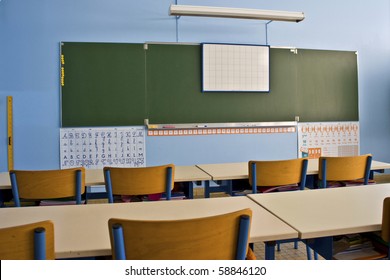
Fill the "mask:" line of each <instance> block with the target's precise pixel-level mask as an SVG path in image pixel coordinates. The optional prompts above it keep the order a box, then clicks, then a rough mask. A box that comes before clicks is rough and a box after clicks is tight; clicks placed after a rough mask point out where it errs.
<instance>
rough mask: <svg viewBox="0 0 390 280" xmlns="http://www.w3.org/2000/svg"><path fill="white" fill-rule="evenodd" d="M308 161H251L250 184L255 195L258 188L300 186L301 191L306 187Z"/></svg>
mask: <svg viewBox="0 0 390 280" xmlns="http://www.w3.org/2000/svg"><path fill="white" fill-rule="evenodd" d="M307 164H308V161H307V159H303V158H298V159H289V160H274V161H254V160H252V161H249V165H248V171H249V183H250V185H251V186H252V191H253V193H256V192H257V187H273V186H275V187H277V186H287V185H293V184H298V185H299V187H300V189H304V188H305V185H306V173H307Z"/></svg>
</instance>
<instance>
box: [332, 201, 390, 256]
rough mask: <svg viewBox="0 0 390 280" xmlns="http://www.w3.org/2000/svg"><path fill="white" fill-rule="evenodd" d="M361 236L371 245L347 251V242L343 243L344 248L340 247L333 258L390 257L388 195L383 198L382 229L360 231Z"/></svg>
mask: <svg viewBox="0 0 390 280" xmlns="http://www.w3.org/2000/svg"><path fill="white" fill-rule="evenodd" d="M362 238H364V239H365V240H366V242H367V241H368V242H369V243H372V244H371V245H372V247H364V248H362V249H361V251H359V250H357V249H355V250H352V251H348V249H349V246H348V245H349V244H345V248H342V249H344V250H341V251H339V252H337V254H335V255H334V257H333V258H334V259H343V260H351V259H352V260H378V259H390V197H386V198H385V199H384V200H383V210H382V230H381V231H380V232H370V233H362Z"/></svg>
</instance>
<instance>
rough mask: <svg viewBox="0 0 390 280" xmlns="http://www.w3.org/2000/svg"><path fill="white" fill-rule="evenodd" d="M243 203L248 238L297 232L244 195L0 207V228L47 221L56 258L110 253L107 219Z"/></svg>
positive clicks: (185, 214) (194, 213)
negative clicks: (249, 217) (247, 211)
mask: <svg viewBox="0 0 390 280" xmlns="http://www.w3.org/2000/svg"><path fill="white" fill-rule="evenodd" d="M244 208H251V209H252V211H253V216H252V225H251V231H250V242H260V241H274V240H281V239H289V238H297V237H298V232H297V231H296V230H294V229H292V228H291V227H290V226H288V225H287V224H285V223H284V222H282V221H281V220H280V219H278V218H276V217H275V216H274V215H272V214H271V213H269V212H268V211H267V210H265V209H264V208H262V207H260V206H259V205H258V204H257V203H255V202H254V201H252V200H251V199H249V198H247V197H223V198H213V199H189V200H172V201H157V202H138V203H117V204H87V205H66V206H41V207H22V208H1V209H0V215H1V218H0V228H5V227H10V226H15V225H20V224H25V223H32V222H36V221H41V220H52V221H53V222H54V228H55V251H56V258H73V257H89V256H104V255H111V251H110V240H109V232H108V219H109V218H111V217H115V218H124V219H139V220H173V219H190V218H196V217H205V216H210V215H217V214H222V213H227V212H233V211H237V210H240V209H244Z"/></svg>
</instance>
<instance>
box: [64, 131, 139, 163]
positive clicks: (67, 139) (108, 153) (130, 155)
mask: <svg viewBox="0 0 390 280" xmlns="http://www.w3.org/2000/svg"><path fill="white" fill-rule="evenodd" d="M60 159H61V168H62V169H65V168H72V167H78V166H84V167H85V168H90V169H99V168H103V167H104V166H117V167H141V166H145V165H146V160H145V159H146V154H145V127H144V126H131V127H93V128H91V127H90V128H88V127H84V128H61V129H60Z"/></svg>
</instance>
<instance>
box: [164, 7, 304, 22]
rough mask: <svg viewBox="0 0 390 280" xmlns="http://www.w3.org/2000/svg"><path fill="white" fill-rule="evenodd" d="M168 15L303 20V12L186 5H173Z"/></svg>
mask: <svg viewBox="0 0 390 280" xmlns="http://www.w3.org/2000/svg"><path fill="white" fill-rule="evenodd" d="M169 15H171V16H198V17H224V18H244V19H258V20H272V21H294V22H299V21H301V20H303V19H304V18H305V15H304V13H303V12H289V11H272V10H256V9H241V8H225V7H208V6H188V5H173V4H172V5H171V6H170V8H169Z"/></svg>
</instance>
